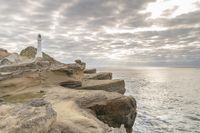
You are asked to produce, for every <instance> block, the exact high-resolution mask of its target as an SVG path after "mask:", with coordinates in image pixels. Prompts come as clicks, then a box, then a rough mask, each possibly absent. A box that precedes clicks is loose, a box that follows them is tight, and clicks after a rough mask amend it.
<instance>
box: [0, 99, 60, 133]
mask: <svg viewBox="0 0 200 133" xmlns="http://www.w3.org/2000/svg"><path fill="white" fill-rule="evenodd" d="M55 121H56V112H55V111H54V110H53V109H52V107H51V105H50V104H49V103H47V102H45V101H43V100H39V99H38V100H35V101H34V100H33V101H31V102H29V103H24V104H15V105H14V104H2V105H0V132H2V133H47V132H48V131H49V130H50V129H51V126H52V125H53V124H54V122H55Z"/></svg>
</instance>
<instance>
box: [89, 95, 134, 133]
mask: <svg viewBox="0 0 200 133" xmlns="http://www.w3.org/2000/svg"><path fill="white" fill-rule="evenodd" d="M89 108H90V109H92V110H93V111H94V112H95V114H96V116H97V118H98V119H100V120H101V121H103V122H104V123H106V124H108V125H109V126H110V127H115V128H116V127H117V128H120V127H121V125H124V126H125V128H126V131H127V133H132V126H133V124H134V122H135V118H136V114H137V113H136V101H135V99H134V98H133V97H118V98H115V99H112V100H107V101H105V103H104V104H96V105H93V106H91V107H89Z"/></svg>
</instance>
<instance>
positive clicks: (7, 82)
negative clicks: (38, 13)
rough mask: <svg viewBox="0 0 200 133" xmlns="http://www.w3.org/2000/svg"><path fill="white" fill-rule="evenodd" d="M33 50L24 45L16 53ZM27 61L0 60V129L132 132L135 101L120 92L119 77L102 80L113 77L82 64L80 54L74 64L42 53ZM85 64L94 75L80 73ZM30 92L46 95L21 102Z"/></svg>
mask: <svg viewBox="0 0 200 133" xmlns="http://www.w3.org/2000/svg"><path fill="white" fill-rule="evenodd" d="M34 53H36V49H35V48H34V49H32V48H31V49H30V48H27V49H26V50H25V51H23V52H22V53H21V54H22V55H25V56H26V57H30V58H32V57H34V56H35V54H34ZM32 59H33V58H32ZM50 60H51V59H50ZM29 61H30V62H29V63H28V62H26V63H17V64H14V65H8V66H0V88H1V89H0V97H1V98H3V100H2V101H3V102H0V132H1V131H2V132H9V133H21V132H22V133H125V132H126V131H127V132H128V133H130V132H131V128H132V125H133V123H134V121H135V117H136V103H135V100H134V99H133V98H132V97H127V96H124V95H122V94H124V92H125V83H124V80H104V79H112V74H111V73H98V74H94V73H96V69H90V70H85V63H84V62H82V61H81V60H76V61H75V62H76V63H74V64H62V63H57V62H51V61H49V60H48V59H47V60H46V59H43V58H41V59H39V60H34V61H31V59H30V60H29ZM84 70H85V72H86V73H89V74H88V75H89V78H92V79H96V80H91V79H89V78H84V73H83V71H84ZM63 86H65V87H63ZM69 88H74V89H69ZM35 98H44V99H45V101H43V100H41V99H38V100H34V101H31V102H28V103H25V102H27V101H30V100H32V99H35ZM0 100H1V99H0ZM16 101H17V102H16ZM46 101H48V102H46ZM8 103H9V104H8ZM13 103H15V104H13ZM49 103H51V104H49ZM51 106H52V107H51ZM54 110H55V111H56V113H57V118H56V113H55V111H54ZM125 129H126V131H125Z"/></svg>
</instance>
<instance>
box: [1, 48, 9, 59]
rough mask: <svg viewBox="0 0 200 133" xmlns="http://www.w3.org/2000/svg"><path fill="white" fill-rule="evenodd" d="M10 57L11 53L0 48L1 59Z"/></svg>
mask: <svg viewBox="0 0 200 133" xmlns="http://www.w3.org/2000/svg"><path fill="white" fill-rule="evenodd" d="M8 55H10V53H9V52H8V51H7V50H5V49H2V48H0V59H1V58H4V57H6V56H8Z"/></svg>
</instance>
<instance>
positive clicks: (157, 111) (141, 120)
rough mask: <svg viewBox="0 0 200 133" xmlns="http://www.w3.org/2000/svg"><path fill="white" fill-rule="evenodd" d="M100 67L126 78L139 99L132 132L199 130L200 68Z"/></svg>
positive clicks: (129, 89)
mask: <svg viewBox="0 0 200 133" xmlns="http://www.w3.org/2000/svg"><path fill="white" fill-rule="evenodd" d="M100 71H109V72H112V73H113V78H114V79H124V80H125V83H126V93H125V95H131V96H133V97H134V98H135V99H136V101H137V112H138V115H137V118H136V121H135V124H134V127H133V133H200V69H198V68H133V69H113V68H112V69H111V68H103V69H102V68H101V69H100Z"/></svg>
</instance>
